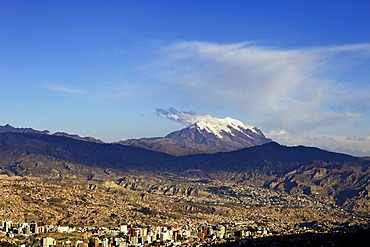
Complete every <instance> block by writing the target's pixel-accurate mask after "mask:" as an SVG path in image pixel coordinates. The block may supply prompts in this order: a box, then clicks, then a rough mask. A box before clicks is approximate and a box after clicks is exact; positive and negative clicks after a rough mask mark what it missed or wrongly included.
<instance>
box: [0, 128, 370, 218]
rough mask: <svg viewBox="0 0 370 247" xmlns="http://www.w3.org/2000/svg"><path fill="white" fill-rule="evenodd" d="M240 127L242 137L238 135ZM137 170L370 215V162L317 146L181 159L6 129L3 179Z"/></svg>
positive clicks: (103, 175)
mask: <svg viewBox="0 0 370 247" xmlns="http://www.w3.org/2000/svg"><path fill="white" fill-rule="evenodd" d="M8 127H9V126H8ZM197 127H199V129H200V130H202V129H201V127H200V126H195V125H194V127H190V128H188V129H186V130H184V131H183V132H186V131H193V130H194V129H196V128H197ZM199 129H198V130H196V132H195V133H200V134H201V136H202V137H204V136H206V135H207V134H208V133H209V131H206V132H202V131H199ZM254 130H255V132H253V131H252V130H249V132H247V133H248V135H249V136H252V135H253V134H254V133H255V134H257V135H258V134H259V132H258V130H257V129H254ZM232 131H233V130H230V132H231V133H232V134H233V135H235V136H236V135H237V134H236V133H237V132H232ZM181 132H182V131H180V133H176V132H174V133H175V134H172V136H175V137H176V138H180V136H182V133H181ZM224 132H227V131H225V130H220V132H219V133H222V134H224V135H225V136H227V135H228V134H230V133H228V134H225V133H224ZM210 136H211V135H210ZM212 138H213V139H212ZM218 138H220V136H219V137H218ZM223 138H226V137H223ZM231 138H232V137H230V139H231ZM195 139H196V138H195ZM200 139H201V138H200ZM214 140H217V139H215V137H214V136H211V138H210V140H209V143H213V142H212V141H214ZM202 141H207V140H202ZM135 172H139V173H140V174H160V175H161V177H162V179H164V180H165V181H166V183H172V182H174V181H177V182H176V183H180V182H179V181H180V180H181V179H180V178H184V179H186V180H187V181H188V180H189V179H190V180H197V181H205V182H206V181H220V182H221V183H232V184H236V185H237V184H240V185H248V186H253V187H261V188H266V189H272V190H276V191H282V192H284V193H289V194H292V195H296V194H302V195H308V196H311V197H312V198H332V199H333V200H334V201H335V203H336V204H338V205H340V206H341V207H343V208H345V209H347V210H350V211H355V212H363V213H367V212H369V209H370V203H369V201H370V200H369V199H370V197H369V193H370V182H369V181H370V161H369V160H366V159H362V158H358V157H353V156H350V155H345V154H339V153H333V152H328V151H325V150H321V149H318V148H314V147H304V146H297V147H286V146H282V145H280V144H278V143H276V142H271V141H270V142H267V143H265V144H262V145H257V146H253V147H248V148H244V149H240V150H235V151H231V152H219V153H215V154H194V155H188V156H173V155H169V154H166V153H162V152H158V151H152V150H147V149H143V148H139V147H130V146H125V145H120V144H117V143H111V144H107V143H97V142H91V141H86V140H80V139H78V138H71V137H69V136H58V135H50V134H45V133H32V132H31V133H30V132H26V133H25V132H19V131H18V132H2V133H0V175H2V176H7V177H12V176H18V177H39V178H43V179H54V180H55V179H57V180H58V181H64V180H70V179H72V180H74V179H79V180H86V181H113V182H114V183H115V184H116V185H120V184H124V183H123V181H124V180H122V179H124V177H125V176H126V175H127V174H128V173H135ZM125 174H126V175H125ZM152 176H154V175H152ZM148 177H151V175H148ZM175 178H176V179H175ZM179 179H180V180H179ZM171 181H172V182H171ZM141 183H144V184H147V183H148V181H145V182H143V181H142V182H137V181H136V182H134V184H135V185H132V184H131V185H130V186H133V188H134V187H137V186H139V187H140V186H144V185H143V184H141ZM159 183H160V184H163V183H164V181H161V182H159ZM152 186H154V187H155V186H159V184H157V185H152Z"/></svg>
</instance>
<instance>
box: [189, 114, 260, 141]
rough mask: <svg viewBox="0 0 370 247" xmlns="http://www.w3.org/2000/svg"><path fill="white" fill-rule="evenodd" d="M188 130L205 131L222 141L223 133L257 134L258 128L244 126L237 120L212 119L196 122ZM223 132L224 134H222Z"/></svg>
mask: <svg viewBox="0 0 370 247" xmlns="http://www.w3.org/2000/svg"><path fill="white" fill-rule="evenodd" d="M188 128H190V129H192V128H197V129H199V130H205V131H207V132H209V133H212V134H214V135H215V136H216V137H218V138H220V139H222V138H223V137H224V134H225V133H228V134H229V135H234V132H235V131H242V132H243V131H245V130H250V131H251V132H254V133H258V130H259V129H258V128H256V127H254V126H251V125H245V124H244V123H242V122H241V121H239V120H237V119H233V118H230V117H227V118H224V119H212V120H211V121H198V122H196V123H194V124H193V125H191V126H190V127H188ZM223 132H224V133H223Z"/></svg>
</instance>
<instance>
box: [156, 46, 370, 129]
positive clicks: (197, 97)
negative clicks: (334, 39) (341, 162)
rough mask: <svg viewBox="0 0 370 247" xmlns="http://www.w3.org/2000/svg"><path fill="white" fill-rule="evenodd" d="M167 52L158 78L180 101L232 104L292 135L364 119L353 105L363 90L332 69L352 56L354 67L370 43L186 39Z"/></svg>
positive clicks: (215, 106) (267, 125)
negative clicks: (306, 45)
mask: <svg viewBox="0 0 370 247" xmlns="http://www.w3.org/2000/svg"><path fill="white" fill-rule="evenodd" d="M165 54H166V57H165V59H164V61H162V62H161V63H159V65H158V66H159V71H160V73H161V74H160V76H161V79H162V80H163V81H165V86H166V90H167V91H170V92H171V93H172V95H173V98H174V99H175V100H176V101H177V102H180V104H181V105H187V106H190V108H193V109H197V106H202V108H203V109H210V111H212V112H214V111H217V110H220V109H221V110H223V111H224V112H225V111H227V109H231V110H233V111H238V112H240V114H241V117H242V118H243V120H245V121H248V122H250V121H252V122H253V123H254V124H258V125H259V126H260V127H262V128H263V129H265V130H266V131H270V130H276V129H287V130H289V132H290V133H292V134H294V133H300V132H310V131H312V130H314V129H317V128H320V127H324V126H331V125H335V124H341V123H349V122H353V121H359V120H361V114H360V113H359V112H358V111H357V110H354V108H355V107H356V104H354V103H353V102H354V101H356V100H358V99H359V90H357V91H356V89H355V86H354V85H353V84H346V83H344V82H343V83H342V82H341V83H339V82H337V81H336V80H335V79H333V78H332V77H330V76H328V72H330V73H335V69H336V68H337V67H336V66H340V67H341V69H342V67H346V65H347V63H349V62H348V61H351V62H350V64H351V66H352V65H353V61H354V60H355V59H354V57H356V58H357V57H366V58H369V57H370V44H356V45H343V46H331V47H318V48H310V49H295V50H294V49H291V50H288V49H281V48H276V47H263V46H259V45H257V44H255V43H247V42H244V43H238V44H226V45H221V44H214V43H207V42H181V43H176V44H173V45H171V46H169V47H167V49H165ZM338 58H341V59H342V60H340V59H338ZM162 59H163V58H162ZM337 61H341V62H340V63H341V64H340V65H339V64H338V63H336V62H337ZM360 91H361V94H362V96H361V98H362V99H364V100H365V99H366V98H367V99H368V98H369V95H370V92H369V89H362V90H360ZM366 104H369V100H367V103H366Z"/></svg>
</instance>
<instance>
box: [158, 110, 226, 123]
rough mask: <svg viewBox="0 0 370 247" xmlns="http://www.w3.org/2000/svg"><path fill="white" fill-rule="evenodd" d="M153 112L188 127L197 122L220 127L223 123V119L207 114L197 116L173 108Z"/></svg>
mask: <svg viewBox="0 0 370 247" xmlns="http://www.w3.org/2000/svg"><path fill="white" fill-rule="evenodd" d="M155 111H156V113H157V115H158V116H160V117H162V118H167V119H169V120H172V121H175V122H178V123H181V124H183V125H185V126H190V125H192V124H194V123H195V122H199V121H201V122H209V123H213V124H216V125H220V123H222V122H224V121H225V119H221V118H216V117H212V116H211V115H209V114H198V113H196V112H179V111H177V110H176V109H175V108H173V107H170V108H169V109H168V110H165V109H161V108H156V109H155Z"/></svg>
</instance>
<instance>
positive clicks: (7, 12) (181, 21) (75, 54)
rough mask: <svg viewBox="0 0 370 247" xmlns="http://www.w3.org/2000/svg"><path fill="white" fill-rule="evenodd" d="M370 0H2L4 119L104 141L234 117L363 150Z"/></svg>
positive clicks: (277, 135)
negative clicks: (177, 118)
mask: <svg viewBox="0 0 370 247" xmlns="http://www.w3.org/2000/svg"><path fill="white" fill-rule="evenodd" d="M369 16H370V1H347V0H342V1H334V0H333V1H331V0H327V1H316V0H310V1H308V0H307V1H288V0H287V1H263V0H262V1H252V0H250V1H217V0H216V1H210V0H209V1H192V0H188V1H181V0H179V1H153V0H152V1H91V0H90V1H67V0H64V1H41V0H40V1H6V0H5V1H0V23H1V25H0V56H1V59H0V86H1V87H0V88H1V90H0V104H1V108H0V117H1V118H0V125H5V124H7V123H9V124H11V125H12V126H15V127H32V128H35V129H39V130H44V129H48V130H50V131H51V132H57V131H64V132H68V133H72V134H79V135H81V136H94V137H96V138H100V139H102V140H104V141H108V142H112V141H118V140H123V139H127V138H139V137H152V136H164V135H166V134H167V133H169V132H171V131H174V130H177V129H180V128H183V127H184V125H181V124H179V123H176V122H173V121H170V120H168V119H164V118H160V117H158V115H157V114H156V113H155V109H156V108H161V109H169V108H170V107H174V108H176V109H177V110H178V111H179V112H189V111H192V112H197V113H199V114H210V115H212V116H213V117H217V118H225V117H228V116H229V117H232V118H235V119H239V120H241V121H242V122H244V123H246V124H248V125H254V126H258V127H259V128H260V129H261V130H262V131H263V132H264V133H265V134H266V136H268V137H270V138H272V139H274V140H276V141H278V142H279V143H282V144H286V145H300V144H303V145H313V146H317V147H321V148H325V149H328V150H333V151H339V152H345V153H350V154H354V155H370V128H369V123H370V113H369V106H370V30H369V27H370V18H369Z"/></svg>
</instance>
